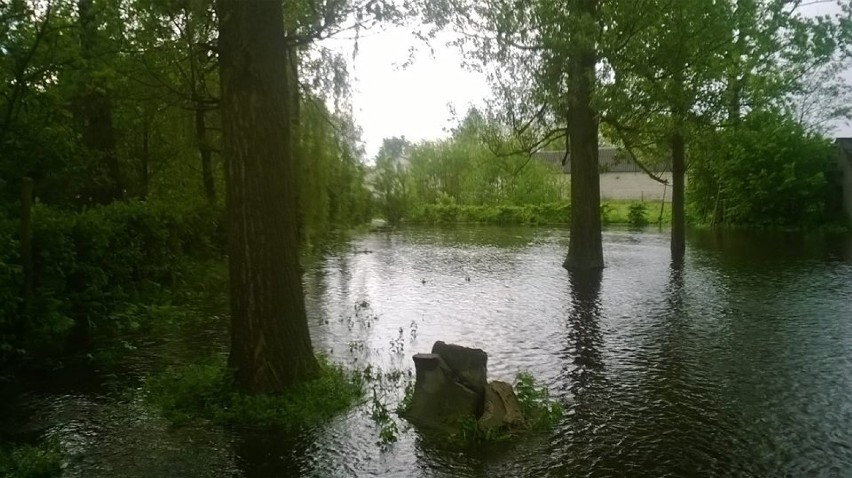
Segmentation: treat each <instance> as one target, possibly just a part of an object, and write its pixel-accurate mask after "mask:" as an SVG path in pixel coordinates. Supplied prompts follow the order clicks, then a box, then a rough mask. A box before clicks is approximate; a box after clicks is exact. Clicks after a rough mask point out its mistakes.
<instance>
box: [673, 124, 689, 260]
mask: <svg viewBox="0 0 852 478" xmlns="http://www.w3.org/2000/svg"><path fill="white" fill-rule="evenodd" d="M671 149H672V238H671V249H672V262H673V263H675V264H677V263H680V262H683V259H684V256H685V254H686V214H685V208H684V200H685V194H684V186H685V175H686V145H685V140H684V137H683V133H681V132H680V131H675V132H674V133H673V134H672V137H671Z"/></svg>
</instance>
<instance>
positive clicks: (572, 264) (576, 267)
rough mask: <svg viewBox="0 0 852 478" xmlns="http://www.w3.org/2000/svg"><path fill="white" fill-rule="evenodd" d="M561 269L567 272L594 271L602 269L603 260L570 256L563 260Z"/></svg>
mask: <svg viewBox="0 0 852 478" xmlns="http://www.w3.org/2000/svg"><path fill="white" fill-rule="evenodd" d="M562 267H564V268H565V269H567V270H569V271H594V270H601V269H603V268H604V264H603V259H602V258H601V259H594V258H586V257H572V256H571V255H570V254H569V255H568V257H566V258H565V262H563V263H562Z"/></svg>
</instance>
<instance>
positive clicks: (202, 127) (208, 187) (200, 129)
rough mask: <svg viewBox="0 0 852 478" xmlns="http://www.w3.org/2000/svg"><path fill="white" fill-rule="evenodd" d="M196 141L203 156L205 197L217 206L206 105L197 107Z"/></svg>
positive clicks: (202, 172) (202, 170)
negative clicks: (208, 138) (208, 139)
mask: <svg viewBox="0 0 852 478" xmlns="http://www.w3.org/2000/svg"><path fill="white" fill-rule="evenodd" d="M195 140H196V142H197V143H198V152H199V154H200V155H201V180H202V181H203V183H204V197H206V198H207V202H208V203H210V204H216V184H215V182H214V180H213V150H212V149H211V148H210V144H209V143H208V142H207V122H206V118H205V110H204V105H202V104H196V105H195Z"/></svg>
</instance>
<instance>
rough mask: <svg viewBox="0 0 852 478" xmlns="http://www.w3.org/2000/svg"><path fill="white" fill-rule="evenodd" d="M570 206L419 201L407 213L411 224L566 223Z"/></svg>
mask: <svg viewBox="0 0 852 478" xmlns="http://www.w3.org/2000/svg"><path fill="white" fill-rule="evenodd" d="M570 209H571V208H570V206H569V205H568V204H562V203H550V204H539V205H526V206H513V205H503V206H471V205H464V204H452V203H441V204H419V205H416V206H414V207H413V208H412V209H411V211H410V212H409V213H408V214H407V215H406V216H405V220H406V221H407V222H410V223H423V224H454V223H475V224H501V225H504V224H530V225H535V224H566V223H567V222H568V218H569V217H570Z"/></svg>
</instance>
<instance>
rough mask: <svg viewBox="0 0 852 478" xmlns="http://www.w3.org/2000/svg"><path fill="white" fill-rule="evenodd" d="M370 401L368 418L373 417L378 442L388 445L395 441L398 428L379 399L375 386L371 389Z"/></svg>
mask: <svg viewBox="0 0 852 478" xmlns="http://www.w3.org/2000/svg"><path fill="white" fill-rule="evenodd" d="M371 402H372V403H371V413H370V418H372V419H373V422H374V423H375V424H376V426H377V427H378V428H379V442H380V443H381V444H382V445H390V444H391V443H394V442H396V440H397V439H398V435H399V428H397V426H396V421H394V419H393V417H392V416H391V414H390V412H388V408H387V407H386V406H385V404H384V403H383V402H382V401H381V400H380V399H379V394H378V392H377V391H376V389H375V388H374V389H373V399H372V401H371Z"/></svg>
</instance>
